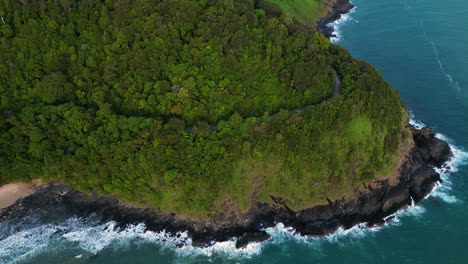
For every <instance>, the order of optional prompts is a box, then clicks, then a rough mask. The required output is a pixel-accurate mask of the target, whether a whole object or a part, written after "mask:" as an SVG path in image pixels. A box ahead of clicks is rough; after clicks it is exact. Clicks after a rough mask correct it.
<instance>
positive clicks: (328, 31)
mask: <svg viewBox="0 0 468 264" xmlns="http://www.w3.org/2000/svg"><path fill="white" fill-rule="evenodd" d="M325 6H326V7H327V9H328V10H329V11H328V13H327V14H326V15H325V16H324V17H322V18H321V19H320V20H319V21H318V23H317V29H318V30H319V31H320V32H321V33H322V34H323V35H325V37H327V38H331V37H334V36H335V35H334V33H333V32H334V28H333V27H332V26H330V23H333V22H335V21H336V20H338V19H340V18H341V16H342V15H344V14H347V13H348V12H349V11H351V9H353V8H354V5H353V4H351V2H350V1H349V0H327V3H326V5H325Z"/></svg>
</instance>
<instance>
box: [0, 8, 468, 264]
mask: <svg viewBox="0 0 468 264" xmlns="http://www.w3.org/2000/svg"><path fill="white" fill-rule="evenodd" d="M353 3H354V4H355V5H356V6H357V7H356V9H355V10H353V12H352V13H351V14H349V15H347V16H346V17H345V18H344V19H342V20H341V21H340V23H339V24H338V25H337V32H338V33H339V37H338V38H335V39H334V42H336V43H337V44H339V45H343V46H345V47H346V48H348V49H349V50H350V52H351V54H352V55H353V56H354V57H356V58H358V59H361V60H365V61H367V62H369V63H371V64H373V65H374V66H375V67H377V68H378V69H379V70H380V71H381V72H382V73H383V75H384V76H385V78H386V80H387V81H389V82H390V83H391V84H392V85H393V86H394V87H395V88H396V89H398V90H399V91H400V94H401V96H402V98H403V100H404V102H405V104H406V106H407V107H408V109H409V110H410V111H411V113H412V119H413V122H414V123H415V124H417V125H422V124H426V125H429V126H431V127H432V128H434V130H435V131H436V132H437V133H438V136H439V137H443V138H445V139H447V140H449V142H450V143H451V144H452V147H453V148H454V151H455V153H456V159H455V160H453V161H452V162H451V166H452V168H453V170H454V172H452V173H450V174H443V175H442V177H443V179H444V185H443V186H442V187H440V188H439V189H437V190H436V191H435V192H434V193H433V194H432V195H431V196H430V197H429V199H427V200H426V201H424V202H423V203H422V204H421V205H419V206H413V207H410V208H409V209H407V210H406V211H403V212H399V213H397V215H396V218H395V220H394V221H393V222H391V223H389V224H388V225H386V226H384V227H381V228H377V229H367V228H364V227H362V226H361V227H359V226H358V227H355V228H353V229H351V230H347V231H343V230H341V231H339V232H337V233H336V234H334V235H331V236H329V237H326V238H320V239H318V238H303V237H298V236H294V235H292V230H289V229H288V228H287V227H284V226H282V225H281V224H279V225H278V226H277V227H275V228H271V229H268V230H267V231H268V232H269V233H270V234H272V236H273V240H272V241H270V242H267V243H264V244H257V245H252V246H250V247H249V248H247V249H244V250H241V251H238V250H235V247H234V242H225V243H218V244H216V245H215V246H213V247H211V248H206V249H195V248H192V247H189V246H187V247H185V248H182V249H176V247H175V244H176V243H177V241H171V242H161V240H162V239H163V238H164V237H165V234H161V233H158V234H157V233H151V232H145V231H144V227H143V226H133V227H129V228H127V229H126V230H121V231H114V230H113V228H112V226H113V223H107V224H104V225H97V224H94V223H93V219H92V217H90V218H89V219H77V218H69V219H68V220H63V221H61V222H59V223H54V224H44V223H34V221H32V222H31V223H29V224H25V223H23V224H22V226H21V229H17V228H16V227H15V226H5V225H4V226H1V225H0V239H1V240H0V263H48V264H49V263H295V264H299V263H378V264H385V263H391V264H395V263H399V264H403V263H411V264H417V263H424V264H427V263H437V264H438V263H444V264H448V263H468V192H467V189H468V183H466V182H465V178H466V177H468V166H466V165H464V163H465V161H464V159H466V158H467V156H468V155H467V154H466V153H465V152H464V149H467V150H468V122H467V121H468V33H467V32H468V31H467V28H468V5H467V2H466V1H463V0H444V1H440V0H404V1H403V0H354V1H353ZM109 227H111V228H109ZM58 230H60V232H59V233H58V234H59V235H57V233H56V232H57V231H58Z"/></svg>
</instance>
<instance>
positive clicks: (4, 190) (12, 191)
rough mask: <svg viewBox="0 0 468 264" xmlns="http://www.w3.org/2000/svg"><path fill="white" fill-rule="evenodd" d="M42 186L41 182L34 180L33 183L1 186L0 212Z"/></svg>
mask: <svg viewBox="0 0 468 264" xmlns="http://www.w3.org/2000/svg"><path fill="white" fill-rule="evenodd" d="M41 184H42V181H41V180H34V181H32V182H31V183H23V182H16V183H9V184H5V185H2V186H0V212H1V211H2V210H3V209H4V208H6V207H9V206H10V205H12V204H14V203H15V202H16V201H18V200H19V199H21V198H23V197H26V196H28V195H30V194H32V193H33V192H34V189H35V188H36V187H38V186H40V185H41Z"/></svg>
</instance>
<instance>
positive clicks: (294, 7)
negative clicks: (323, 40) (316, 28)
mask: <svg viewBox="0 0 468 264" xmlns="http://www.w3.org/2000/svg"><path fill="white" fill-rule="evenodd" d="M268 2H271V3H273V4H276V5H278V6H279V7H280V8H281V9H282V10H283V11H284V12H285V13H286V14H288V15H290V16H291V17H294V18H296V19H297V20H299V21H300V22H302V23H304V24H307V25H313V24H315V22H317V21H318V20H319V19H320V17H322V16H324V15H325V13H326V8H324V7H323V2H324V0H268Z"/></svg>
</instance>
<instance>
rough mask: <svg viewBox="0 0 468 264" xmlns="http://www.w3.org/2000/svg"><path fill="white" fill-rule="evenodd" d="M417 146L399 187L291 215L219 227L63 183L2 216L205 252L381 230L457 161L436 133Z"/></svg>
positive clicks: (273, 208) (284, 210)
mask: <svg viewBox="0 0 468 264" xmlns="http://www.w3.org/2000/svg"><path fill="white" fill-rule="evenodd" d="M408 129H409V130H411V132H412V137H413V140H414V145H413V147H412V149H411V152H410V154H409V156H408V158H407V159H406V160H405V161H404V163H403V165H402V166H401V168H400V176H399V179H398V182H397V183H390V182H389V181H388V180H378V181H377V180H376V181H371V182H365V183H363V184H362V187H361V188H360V191H358V192H357V193H356V195H355V196H353V198H349V199H344V198H343V199H340V200H336V201H330V200H329V203H328V204H323V205H318V206H314V207H311V208H307V209H303V210H300V211H293V210H291V209H290V208H289V207H288V206H287V205H286V204H285V203H284V202H283V201H282V199H281V198H280V197H271V198H272V203H260V202H259V203H257V204H255V205H254V206H252V207H251V209H250V210H249V211H248V212H247V213H245V214H243V215H238V216H230V217H227V216H226V217H224V218H217V219H218V220H216V221H214V220H213V221H194V220H190V219H186V218H182V217H179V216H177V215H175V214H172V213H162V212H156V211H154V210H153V209H150V208H137V207H132V206H128V205H125V204H122V203H120V202H119V201H118V200H117V199H116V198H113V197H102V196H99V195H96V194H84V193H82V192H80V191H78V190H76V189H74V188H72V187H70V186H66V185H63V184H61V183H57V182H55V183H49V184H45V185H42V186H39V187H37V188H36V190H35V192H34V193H33V194H31V195H29V196H27V197H24V198H22V199H20V200H18V201H17V202H16V203H15V204H13V205H11V206H9V207H7V208H5V209H4V210H3V211H0V223H2V222H6V221H9V220H11V219H21V218H26V217H28V215H29V214H31V213H34V212H36V213H37V212H38V211H39V212H43V214H42V215H44V217H47V215H48V214H49V215H50V214H62V215H67V216H82V217H87V216H89V215H90V214H96V215H98V216H99V217H100V221H102V222H107V221H110V220H113V221H115V222H117V223H118V224H119V226H120V227H125V226H127V225H128V224H138V223H144V224H145V225H146V227H147V229H148V230H151V231H156V232H157V231H162V230H165V231H166V232H170V233H172V234H176V233H177V232H184V231H187V232H188V235H189V237H190V238H191V239H192V245H193V246H198V247H203V246H206V245H210V244H211V243H213V242H217V241H226V240H230V239H232V238H233V237H236V238H237V244H236V246H237V247H239V248H240V247H244V246H246V245H247V244H249V243H251V242H260V241H264V240H267V239H269V236H268V234H267V233H266V232H265V231H263V230H264V228H266V227H271V226H274V225H275V224H277V223H279V222H282V223H283V224H284V225H285V226H290V227H292V228H294V229H295V230H296V232H297V233H298V234H301V235H311V236H325V235H328V234H331V233H333V232H335V231H336V230H337V229H338V228H340V227H343V228H344V229H348V228H351V227H353V226H355V225H357V224H360V223H367V224H368V226H376V225H381V224H383V223H385V221H386V220H388V218H387V217H388V216H390V215H392V214H393V213H395V212H396V211H398V210H401V209H404V208H405V207H407V206H409V205H411V204H412V203H419V202H420V201H422V200H423V199H424V198H425V197H426V196H427V195H428V194H429V193H430V192H431V191H432V190H433V188H434V187H435V186H436V185H437V184H438V183H439V182H440V181H441V179H440V176H439V174H438V173H437V172H436V171H435V170H434V167H439V168H440V167H442V166H443V164H444V163H445V162H446V161H448V160H449V159H450V158H451V157H452V155H453V154H452V152H451V150H450V147H449V145H448V144H447V142H445V141H443V140H440V139H438V138H435V135H434V132H433V131H432V130H431V129H430V128H428V127H425V128H423V129H421V130H418V129H415V128H413V127H408Z"/></svg>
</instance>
